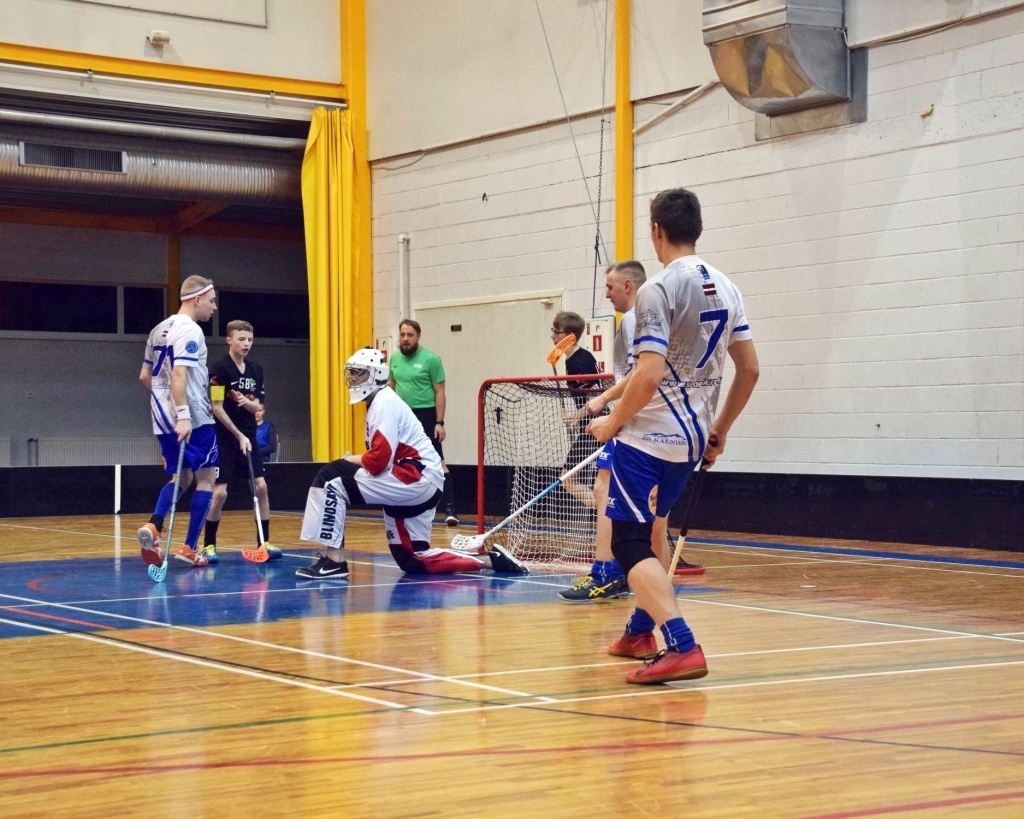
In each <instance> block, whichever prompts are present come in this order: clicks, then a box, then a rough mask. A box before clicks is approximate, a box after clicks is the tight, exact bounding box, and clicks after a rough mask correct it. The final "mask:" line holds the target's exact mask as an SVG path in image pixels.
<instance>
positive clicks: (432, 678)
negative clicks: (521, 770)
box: [0, 593, 551, 702]
mask: <svg viewBox="0 0 1024 819" xmlns="http://www.w3.org/2000/svg"><path fill="white" fill-rule="evenodd" d="M0 597H5V598H8V599H11V600H18V601H21V602H25V603H37V604H42V605H44V606H51V607H55V608H59V609H67V610H69V611H77V612H79V613H81V614H90V615H92V616H94V617H109V618H112V619H116V620H127V621H129V622H133V623H140V624H144V625H148V626H157V627H160V628H170V629H176V630H179V631H186V632H190V633H193V634H201V635H205V636H211V637H217V638H220V639H222V640H231V641H234V642H239V643H246V644H248V645H254V646H259V647H260V648H268V649H273V650H277V651H284V652H289V653H293V654H302V655H304V656H307V657H316V658H318V659H325V660H334V661H336V662H341V663H348V664H350V665H358V666H362V667H364V668H372V669H375V670H378V671H388V672H390V673H392V674H405V675H407V676H410V677H417V678H419V679H420V680H423V681H426V682H442V683H443V682H448V683H451V684H453V685H461V686H464V687H466V688H475V689H479V690H482V691H492V692H494V693H496V694H508V695H510V696H513V697H527V698H531V699H536V700H538V701H540V702H549V701H551V698H549V697H535V696H534V695H532V694H528V693H526V692H523V691H513V690H511V689H508V688H497V687H495V686H490V685H484V684H483V683H474V682H471V681H469V680H457V679H453V678H451V677H444V676H441V675H438V674H428V673H425V672H422V671H413V670H411V669H407V668H398V667H396V666H390V665H383V664H380V663H371V662H369V661H367V660H357V659H354V658H352V657H341V656H338V655H336V654H325V653H322V652H319V651H311V650H309V649H305V648H298V647H295V646H284V645H279V644H277V643H267V642H264V641H262V640H252V639H249V638H247V637H238V636H236V635H234V634H222V633H221V632H218V631H208V630H206V629H199V628H193V627H191V626H178V625H174V624H172V623H163V622H160V621H158V620H148V619H145V618H142V617H131V616H129V615H125V614H114V613H112V612H104V611H96V610H95V609H86V608H82V607H80V606H71V605H67V604H64V603H47V602H46V601H45V600H33V599H32V598H29V597H18V596H16V595H13V594H2V593H0Z"/></svg>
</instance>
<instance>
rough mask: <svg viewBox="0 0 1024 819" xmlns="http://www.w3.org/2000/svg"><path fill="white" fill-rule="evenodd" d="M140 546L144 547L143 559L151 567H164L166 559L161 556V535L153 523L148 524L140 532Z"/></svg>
mask: <svg viewBox="0 0 1024 819" xmlns="http://www.w3.org/2000/svg"><path fill="white" fill-rule="evenodd" d="M138 537H139V546H141V547H142V549H141V551H142V559H143V560H145V561H146V562H147V563H148V564H149V565H150V566H162V565H163V562H164V559H163V556H162V555H161V554H160V533H159V532H158V531H157V530H156V527H155V526H154V525H153V524H152V523H147V524H146V525H145V526H143V527H142V528H141V529H139V532H138Z"/></svg>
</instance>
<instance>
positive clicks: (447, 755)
mask: <svg viewBox="0 0 1024 819" xmlns="http://www.w3.org/2000/svg"><path fill="white" fill-rule="evenodd" d="M1021 718H1024V714H998V715H992V716H988V717H974V718H964V719H951V720H937V721H934V722H917V723H904V724H902V725H890V726H878V727H874V728H862V729H859V730H858V729H853V730H851V731H835V732H832V733H828V732H820V733H814V734H792V735H787V734H782V735H778V734H770V735H767V736H765V735H760V736H745V737H730V738H728V739H704V740H676V741H673V742H622V743H616V744H610V745H568V746H559V747H550V748H481V749H479V750H466V751H448V752H442V753H436V752H433V753H419V754H382V755H379V756H343V757H320V758H313V759H282V758H277V759H266V760H254V759H243V760H232V761H227V762H210V763H187V764H179V765H125V766H118V767H105V768H77V769H69V768H62V769H60V770H41V771H10V772H0V782H2V781H4V780H8V779H28V778H33V777H46V776H53V777H68V776H90V775H118V774H128V775H132V774H141V775H143V776H145V775H148V774H156V773H175V772H180V771H204V770H219V769H234V768H269V767H278V766H289V765H336V764H345V763H349V764H352V763H363V762H370V763H382V762H420V761H424V760H438V759H461V758H477V757H503V756H504V757H517V756H539V755H542V754H566V753H595V752H599V753H606V752H609V751H611V752H614V751H637V750H655V751H657V750H670V749H673V748H686V747H698V746H701V747H703V746H708V745H736V744H745V743H751V742H778V741H791V740H802V739H842V738H843V737H844V735H846V734H856V733H870V732H874V731H893V730H907V729H910V728H928V727H942V726H946V725H961V724H964V723H971V722H994V721H1005V720H1012V719H1021ZM692 727H694V728H702V727H704V726H701V725H696V724H695V725H693V726H692ZM712 727H714V726H712ZM736 730H743V729H742V728H738V729H736ZM966 750H970V749H966ZM1022 795H1024V792H1022ZM993 798H995V797H993ZM1000 798H1007V799H1010V798H1017V797H1014V796H1012V795H1008V796H1005V797H1000ZM951 804H959V803H951ZM910 809H915V810H916V809H917V808H907V810H910ZM869 810H875V811H877V812H879V813H884V812H886V811H896V810H898V808H891V809H890V808H886V809H885V810H882V809H875V808H871V809H869ZM861 815H863V816H870V815H873V814H871V813H864V814H860V813H850V814H835V815H831V814H829V815H827V816H824V815H823V816H817V817H806V819H841V818H842V817H846V816H850V817H856V816H861Z"/></svg>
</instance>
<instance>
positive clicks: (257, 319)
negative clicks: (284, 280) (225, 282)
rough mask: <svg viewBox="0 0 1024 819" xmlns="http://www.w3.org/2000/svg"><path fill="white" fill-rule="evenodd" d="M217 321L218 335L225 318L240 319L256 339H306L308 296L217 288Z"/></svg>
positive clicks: (229, 319)
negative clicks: (246, 324) (248, 325)
mask: <svg viewBox="0 0 1024 819" xmlns="http://www.w3.org/2000/svg"><path fill="white" fill-rule="evenodd" d="M217 301H218V310H217V321H218V324H219V326H220V328H221V331H222V333H221V334H222V335H223V332H224V328H226V327H227V326H228V322H229V321H234V320H235V319H243V320H244V321H247V322H249V323H250V324H251V325H252V326H253V335H255V336H256V338H257V339H260V338H292V339H308V338H309V298H308V297H307V296H306V295H305V294H304V293H243V292H240V291H237V290H218V291H217Z"/></svg>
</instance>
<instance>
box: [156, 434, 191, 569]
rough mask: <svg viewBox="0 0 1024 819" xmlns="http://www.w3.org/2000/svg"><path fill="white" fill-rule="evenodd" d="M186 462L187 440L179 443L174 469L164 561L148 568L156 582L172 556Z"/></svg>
mask: <svg viewBox="0 0 1024 819" xmlns="http://www.w3.org/2000/svg"><path fill="white" fill-rule="evenodd" d="M184 463H185V441H184V440H182V442H181V443H180V444H179V445H178V468H177V469H175V470H174V491H173V492H172V493H171V518H170V520H169V521H167V547H166V548H165V549H164V562H163V563H161V564H160V565H159V566H154V565H152V564H150V565H149V567H148V568H147V569H146V571H147V572H149V576H150V578H151V579H152V580H153V581H154V582H155V583H163V582H164V579H165V578H166V577H167V561H168V560H169V559H170V557H171V544H172V543H173V542H174V540H173V536H174V511H175V507H176V506H177V505H178V490H179V489H180V488H181V466H182V464H184Z"/></svg>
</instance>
